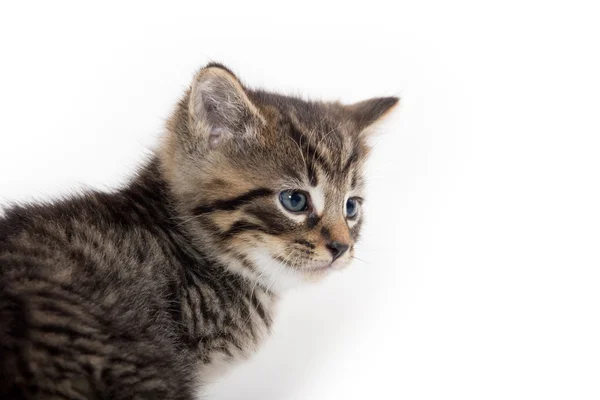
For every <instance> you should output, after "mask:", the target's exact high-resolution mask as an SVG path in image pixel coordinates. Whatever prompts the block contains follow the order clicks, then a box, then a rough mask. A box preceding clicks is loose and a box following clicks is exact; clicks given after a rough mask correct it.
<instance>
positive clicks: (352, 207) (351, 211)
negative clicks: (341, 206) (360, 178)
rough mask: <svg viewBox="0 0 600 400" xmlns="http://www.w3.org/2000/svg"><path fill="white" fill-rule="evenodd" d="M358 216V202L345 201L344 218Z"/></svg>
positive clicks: (353, 200)
mask: <svg viewBox="0 0 600 400" xmlns="http://www.w3.org/2000/svg"><path fill="white" fill-rule="evenodd" d="M356 214H358V201H357V200H356V199H348V200H347V201H346V217H348V218H354V217H356Z"/></svg>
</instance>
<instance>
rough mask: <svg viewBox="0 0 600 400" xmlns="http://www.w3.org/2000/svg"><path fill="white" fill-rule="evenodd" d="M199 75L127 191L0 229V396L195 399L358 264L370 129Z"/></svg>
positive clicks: (17, 218) (70, 203)
mask: <svg viewBox="0 0 600 400" xmlns="http://www.w3.org/2000/svg"><path fill="white" fill-rule="evenodd" d="M397 101H398V99H397V98H395V97H386V98H376V99H371V100H366V101H363V102H360V103H357V104H354V105H349V106H345V105H342V104H339V103H324V102H308V101H303V100H300V99H297V98H293V97H287V96H282V95H278V94H273V93H269V92H265V91H261V90H250V89H248V88H246V87H245V86H243V85H242V84H241V83H240V81H239V80H238V79H237V78H236V76H235V75H234V74H233V73H232V72H231V71H229V70H228V69H227V68H225V67H224V66H222V65H219V64H209V65H208V66H206V67H205V68H203V69H201V70H200V72H199V73H198V74H197V75H196V77H195V79H194V80H193V82H192V84H191V87H190V89H189V90H188V91H187V92H186V93H185V96H184V98H183V99H182V100H181V101H180V102H179V104H178V105H177V107H176V109H175V112H174V113H173V115H172V117H171V118H170V120H169V121H168V124H167V133H166V135H165V138H164V141H163V142H162V144H161V146H160V148H159V150H158V151H157V152H156V154H155V155H154V156H153V158H152V159H151V160H150V161H149V162H148V163H147V164H146V165H145V166H144V167H143V168H141V169H140V171H139V173H138V175H137V176H136V177H135V179H133V180H132V181H131V182H130V183H129V184H128V185H127V186H126V187H124V188H122V189H120V190H117V191H115V192H112V193H105V192H96V191H91V192H88V193H85V194H83V195H80V196H76V197H72V198H70V199H68V200H60V201H55V202H53V203H49V204H33V205H26V206H17V207H13V208H12V209H9V210H7V212H6V215H5V216H4V217H3V218H2V219H0V398H3V399H182V400H183V399H192V398H194V394H195V393H197V391H198V389H199V388H201V387H202V384H203V382H206V381H208V380H209V379H212V378H213V377H214V376H216V375H218V374H219V373H220V371H221V370H222V369H223V368H225V367H227V366H228V365H230V364H232V363H234V362H235V361H238V360H242V359H244V358H246V357H248V356H249V355H250V354H252V353H253V352H254V351H255V350H256V348H257V347H258V345H259V344H260V343H261V341H262V340H263V339H264V338H265V337H266V335H268V333H269V328H270V326H271V324H272V321H273V310H274V307H275V306H276V304H277V300H278V298H279V296H280V295H281V294H282V293H283V292H285V290H286V289H287V288H289V287H292V286H295V285H298V284H300V283H302V282H306V281H314V280H318V279H320V278H322V277H324V276H326V275H328V274H329V273H330V272H331V271H332V270H336V269H340V268H343V267H344V266H346V265H347V264H348V262H349V261H350V260H351V258H352V255H353V252H354V244H355V242H356V240H357V238H358V235H359V231H360V227H361V223H362V219H363V211H362V203H363V186H364V180H363V176H362V168H363V164H364V161H365V159H366V157H367V155H368V153H369V147H368V145H367V142H366V139H367V136H368V134H369V132H370V131H371V130H372V129H370V128H372V125H373V124H374V123H375V122H376V121H378V120H379V119H380V118H381V117H382V116H383V115H384V114H386V113H387V112H388V111H389V110H390V109H391V108H392V107H393V106H394V105H395V104H396V103H397Z"/></svg>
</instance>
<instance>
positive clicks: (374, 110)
mask: <svg viewBox="0 0 600 400" xmlns="http://www.w3.org/2000/svg"><path fill="white" fill-rule="evenodd" d="M399 101H400V99H399V98H398V97H376V98H373V99H369V100H364V101H361V102H358V103H355V104H352V105H349V106H346V109H347V110H348V111H349V113H350V118H351V120H352V121H353V122H354V125H355V127H356V129H357V131H358V132H360V133H361V135H365V133H367V132H369V131H370V130H369V129H368V128H369V127H371V126H372V125H373V124H375V123H376V122H378V121H380V120H382V119H383V118H384V117H385V116H386V115H388V114H389V112H390V111H391V110H392V109H393V108H394V107H395V106H396V105H397V104H398V102H399Z"/></svg>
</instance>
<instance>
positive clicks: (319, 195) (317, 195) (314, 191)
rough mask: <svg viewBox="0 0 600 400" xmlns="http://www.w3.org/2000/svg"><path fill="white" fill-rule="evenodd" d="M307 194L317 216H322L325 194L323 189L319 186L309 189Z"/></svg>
mask: <svg viewBox="0 0 600 400" xmlns="http://www.w3.org/2000/svg"><path fill="white" fill-rule="evenodd" d="M308 193H309V194H310V199H311V201H312V205H313V207H314V208H315V212H316V213H317V215H319V216H321V215H323V211H325V193H324V192H323V189H321V187H320V186H317V187H311V188H310V189H308Z"/></svg>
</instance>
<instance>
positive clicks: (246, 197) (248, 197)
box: [193, 188, 273, 215]
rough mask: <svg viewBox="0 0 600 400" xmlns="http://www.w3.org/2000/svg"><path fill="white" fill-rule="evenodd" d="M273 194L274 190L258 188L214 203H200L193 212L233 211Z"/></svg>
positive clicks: (199, 213)
mask: <svg viewBox="0 0 600 400" xmlns="http://www.w3.org/2000/svg"><path fill="white" fill-rule="evenodd" d="M271 195H273V191H272V190H270V189H266V188H258V189H254V190H251V191H249V192H246V193H244V194H242V195H240V196H237V197H234V198H232V199H227V200H217V201H215V202H213V203H212V204H208V205H200V206H198V207H196V208H194V210H193V212H194V214H195V215H202V214H207V213H211V212H214V211H233V210H236V209H238V208H239V207H241V206H243V205H245V204H248V203H250V202H251V201H253V200H256V199H258V198H261V197H265V196H271Z"/></svg>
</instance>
